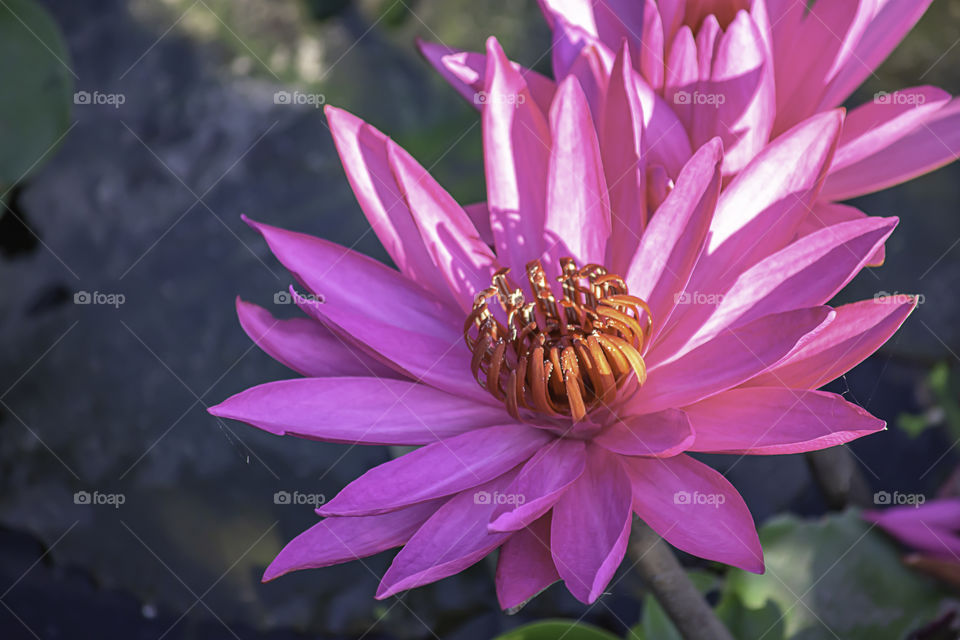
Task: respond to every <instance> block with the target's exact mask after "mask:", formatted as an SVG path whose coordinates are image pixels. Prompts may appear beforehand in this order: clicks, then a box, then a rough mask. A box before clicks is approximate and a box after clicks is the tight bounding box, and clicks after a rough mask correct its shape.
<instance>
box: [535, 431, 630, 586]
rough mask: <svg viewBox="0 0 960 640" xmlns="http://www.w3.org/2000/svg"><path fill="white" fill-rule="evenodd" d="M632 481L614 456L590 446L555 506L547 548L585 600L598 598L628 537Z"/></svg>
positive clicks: (621, 555)
mask: <svg viewBox="0 0 960 640" xmlns="http://www.w3.org/2000/svg"><path fill="white" fill-rule="evenodd" d="M630 499H631V493H630V481H629V479H628V478H627V476H626V474H625V473H624V471H623V468H622V467H621V466H620V464H619V462H618V461H617V456H614V455H613V454H611V453H607V452H606V451H605V450H604V449H601V448H599V447H590V448H589V449H588V457H587V469H586V471H585V472H584V474H583V475H582V476H581V477H580V479H579V480H577V481H576V482H575V483H574V484H573V485H572V486H571V487H570V488H569V489H568V490H567V491H566V493H564V494H563V496H562V497H561V498H560V501H559V502H557V504H556V505H555V506H554V508H553V519H552V521H551V525H550V536H551V537H550V547H551V552H552V554H553V562H554V565H555V566H556V567H557V572H558V573H559V574H560V576H561V577H562V578H563V581H564V583H565V584H566V585H567V589H568V590H569V591H570V593H572V594H573V596H574V597H575V598H576V599H577V600H580V601H581V602H584V603H586V604H590V603H592V602H593V601H594V600H596V599H597V598H599V597H600V594H601V593H603V590H604V589H606V587H607V584H608V583H609V582H610V579H611V578H612V577H613V574H614V573H615V572H616V570H617V567H618V566H620V561H621V560H622V559H623V555H624V553H625V552H626V549H627V539H628V538H629V536H630V523H631V517H632V516H631V513H630Z"/></svg>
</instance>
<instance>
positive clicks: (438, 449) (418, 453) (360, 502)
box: [317, 424, 550, 525]
mask: <svg viewBox="0 0 960 640" xmlns="http://www.w3.org/2000/svg"><path fill="white" fill-rule="evenodd" d="M548 440H550V436H548V435H547V434H546V433H545V432H544V431H542V430H540V429H534V428H531V427H528V426H525V425H518V424H506V425H501V426H497V427H486V428H483V429H476V430H474V431H468V432H467V433H463V434H460V435H457V436H453V437H452V438H446V439H444V440H441V441H440V442H434V443H433V444H428V445H427V446H425V447H422V448H420V449H416V450H414V451H411V452H410V453H408V454H406V455H404V456H402V457H400V458H396V459H394V460H391V461H389V462H385V463H384V464H381V465H380V466H378V467H374V468H373V469H371V470H370V471H367V472H366V473H365V474H363V475H362V476H360V477H359V478H357V479H356V480H354V481H353V482H351V483H350V484H348V485H347V486H346V487H344V489H343V490H342V491H341V492H340V493H338V494H337V495H336V497H334V498H333V500H330V501H329V502H327V503H326V504H325V505H323V506H322V507H321V508H320V509H318V510H317V513H319V514H320V515H324V516H365V515H376V514H378V513H387V512H388V511H394V510H396V509H399V508H400V507H405V506H407V505H410V504H415V503H417V502H424V501H426V500H432V499H433V498H439V497H443V496H448V495H450V494H452V493H457V492H458V491H463V490H465V489H469V488H471V487H476V486H477V485H480V484H482V483H484V482H488V481H489V480H491V479H492V478H496V477H498V476H500V475H501V474H504V473H506V472H507V471H509V470H510V469H512V468H513V467H515V466H517V465H518V464H520V463H521V462H523V461H524V460H526V459H527V458H529V457H530V456H532V455H533V454H534V453H535V452H536V451H537V450H538V449H539V448H540V447H542V446H543V445H544V444H546V442H547V441H548ZM484 525H485V523H484Z"/></svg>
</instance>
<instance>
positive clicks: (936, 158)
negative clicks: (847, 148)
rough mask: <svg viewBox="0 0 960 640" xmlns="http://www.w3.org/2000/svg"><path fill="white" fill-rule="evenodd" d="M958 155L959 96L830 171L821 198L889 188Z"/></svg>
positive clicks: (945, 162) (833, 198) (854, 194)
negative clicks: (903, 131) (865, 154)
mask: <svg viewBox="0 0 960 640" xmlns="http://www.w3.org/2000/svg"><path fill="white" fill-rule="evenodd" d="M958 154H960V99H956V98H955V99H953V100H952V101H951V102H950V103H949V104H947V105H946V106H944V107H942V108H941V109H939V110H937V111H935V112H934V113H932V114H931V115H930V116H929V117H928V118H927V119H926V120H925V121H924V122H923V123H922V124H921V125H920V126H918V127H916V128H914V129H913V130H912V131H911V132H910V133H909V134H907V135H904V136H902V137H900V138H899V139H898V140H896V141H895V142H892V143H891V144H888V145H887V146H886V147H884V148H883V149H882V150H880V151H878V152H877V153H875V154H873V155H871V156H869V157H866V158H863V159H861V160H859V161H858V162H856V163H854V164H852V165H850V166H849V167H847V168H845V169H841V170H838V171H836V172H834V171H831V172H830V175H829V177H828V178H827V182H826V184H824V188H823V194H822V197H823V198H828V199H831V200H840V199H847V198H853V197H856V196H859V195H863V194H865V193H871V192H873V191H878V190H880V189H886V188H887V187H891V186H893V185H896V184H900V183H901V182H906V181H907V180H911V179H913V178H916V177H917V176H921V175H923V174H925V173H929V172H930V171H933V170H934V169H938V168H940V167H942V166H944V165H946V164H949V163H950V162H953V161H954V160H956V159H957V158H958V157H960V155H958Z"/></svg>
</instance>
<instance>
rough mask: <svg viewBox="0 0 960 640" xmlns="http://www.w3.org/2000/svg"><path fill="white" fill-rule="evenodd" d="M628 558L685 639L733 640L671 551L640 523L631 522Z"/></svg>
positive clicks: (650, 530) (648, 528) (649, 529)
mask: <svg viewBox="0 0 960 640" xmlns="http://www.w3.org/2000/svg"><path fill="white" fill-rule="evenodd" d="M630 555H631V556H632V557H633V559H634V560H636V562H637V565H636V567H637V571H638V572H639V573H640V577H641V578H643V581H644V583H645V584H646V585H647V587H648V588H649V589H650V591H652V592H653V595H654V596H655V597H656V598H657V601H658V602H659V603H660V606H661V607H663V610H664V611H666V612H667V615H668V616H670V620H672V621H673V624H674V626H675V627H676V628H677V630H678V631H679V632H680V635H682V636H683V637H684V639H685V640H733V636H731V635H730V632H729V631H727V629H726V627H724V626H723V623H722V622H720V619H719V618H717V616H716V614H714V612H713V609H712V608H710V605H709V604H707V601H706V600H705V599H704V598H703V595H702V594H701V593H700V591H698V590H697V588H696V587H695V586H694V585H693V583H692V582H691V581H690V578H689V577H687V574H686V572H685V571H684V570H683V567H681V566H680V562H679V561H678V560H677V557H676V556H675V555H674V554H673V551H672V550H671V549H670V547H668V546H667V544H666V543H665V542H664V541H663V540H662V539H661V538H660V536H658V535H657V534H656V533H655V532H654V531H653V529H651V528H650V527H649V526H647V525H646V524H645V523H644V522H640V521H637V522H634V524H633V533H632V536H631V540H630Z"/></svg>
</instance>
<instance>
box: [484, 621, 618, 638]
mask: <svg viewBox="0 0 960 640" xmlns="http://www.w3.org/2000/svg"><path fill="white" fill-rule="evenodd" d="M557 638H563V639H564V640H620V639H619V638H618V637H617V636H615V635H613V634H612V633H609V632H607V631H604V630H603V629H599V628H597V627H594V626H593V625H589V624H584V623H583V622H577V621H576V620H544V621H542V622H534V623H532V624H527V625H524V626H522V627H517V628H516V629H514V630H512V631H508V632H506V633H504V634H503V635H499V636H497V637H496V638H495V640H557Z"/></svg>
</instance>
